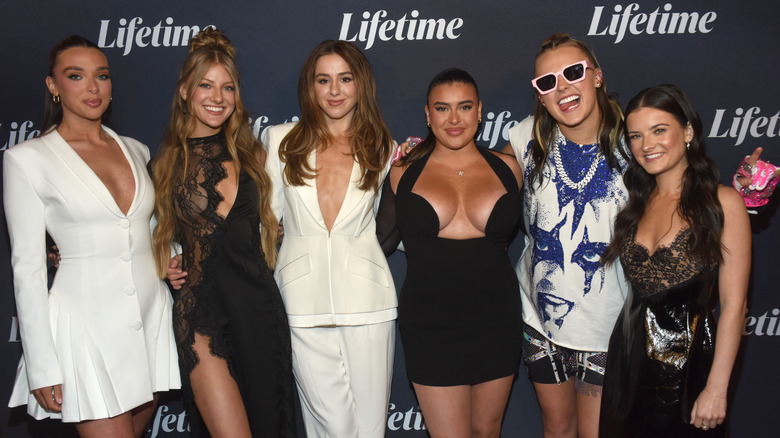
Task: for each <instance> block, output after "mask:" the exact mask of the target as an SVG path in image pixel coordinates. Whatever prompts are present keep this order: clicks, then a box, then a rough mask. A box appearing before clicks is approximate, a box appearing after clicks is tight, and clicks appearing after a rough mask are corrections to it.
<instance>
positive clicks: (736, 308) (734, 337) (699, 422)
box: [691, 186, 751, 428]
mask: <svg viewBox="0 0 780 438" xmlns="http://www.w3.org/2000/svg"><path fill="white" fill-rule="evenodd" d="M718 198H719V199H720V203H721V206H722V207H723V216H724V221H723V233H722V235H721V244H722V245H723V250H722V254H723V262H722V263H721V265H720V269H719V283H718V284H719V288H720V319H719V320H718V329H717V335H716V337H715V358H714V360H713V362H712V368H711V369H710V375H709V377H708V378H707V385H706V386H705V388H704V390H703V391H702V392H701V394H699V397H698V398H697V399H696V402H695V403H694V405H693V410H692V412H691V424H694V425H695V426H697V427H702V426H703V425H707V426H708V428H712V427H715V426H717V425H719V424H721V423H723V420H724V419H725V417H726V396H727V395H728V386H729V379H730V378H731V371H732V369H733V368H734V361H735V360H736V358H737V351H738V350H739V343H740V341H741V340H742V327H743V324H744V320H745V312H746V305H747V304H746V303H747V287H748V279H749V276H750V246H751V235H750V221H749V219H748V215H747V210H746V208H745V204H744V203H743V202H742V198H741V197H740V196H739V194H737V193H736V192H735V191H733V190H731V189H730V188H728V187H725V186H721V187H719V189H718Z"/></svg>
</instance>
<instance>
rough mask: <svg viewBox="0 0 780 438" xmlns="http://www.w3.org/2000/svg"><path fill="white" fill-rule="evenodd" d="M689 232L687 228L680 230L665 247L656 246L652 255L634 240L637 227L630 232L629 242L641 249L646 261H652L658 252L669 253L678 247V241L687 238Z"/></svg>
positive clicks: (689, 229)
mask: <svg viewBox="0 0 780 438" xmlns="http://www.w3.org/2000/svg"><path fill="white" fill-rule="evenodd" d="M690 231H691V227H689V226H688V227H683V228H680V230H679V231H678V232H677V234H676V235H675V236H674V239H672V241H671V242H669V243H668V244H666V245H658V246H657V247H656V248H655V251H653V252H652V254H651V253H650V249H649V248H648V247H646V246H645V245H643V244H642V243H639V242H638V241H637V240H636V232H637V227H636V226H634V229H633V231H632V232H631V242H632V243H633V244H634V245H635V246H637V247H639V248H640V249H642V251H644V253H645V255H647V258H648V259H652V258H653V257H654V256H655V255H656V254H658V253H659V252H664V251H671V250H672V248H674V247H675V246H676V245H678V244H679V243H680V241H682V239H684V238H685V236H687V235H688V233H689V232H690Z"/></svg>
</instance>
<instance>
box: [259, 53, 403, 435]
mask: <svg viewBox="0 0 780 438" xmlns="http://www.w3.org/2000/svg"><path fill="white" fill-rule="evenodd" d="M298 99H299V102H300V106H301V121H300V122H298V123H297V124H285V125H280V126H275V127H272V128H269V129H268V130H267V131H265V132H264V135H263V144H264V145H265V146H266V147H267V148H268V158H267V161H266V170H267V171H268V174H269V176H270V177H271V179H272V181H273V186H274V187H273V190H274V192H273V196H272V201H271V206H272V208H273V211H274V214H275V215H276V217H279V218H282V219H283V220H284V232H285V235H284V240H283V242H282V246H281V249H280V252H279V257H278V260H277V263H276V272H275V278H276V281H277V283H278V284H279V289H280V291H281V293H282V298H283V299H284V304H285V308H286V310H287V317H288V321H289V324H290V328H291V331H292V351H293V372H294V375H295V379H296V384H297V386H298V393H299V395H300V398H301V405H302V408H303V409H302V411H303V418H304V424H305V426H306V434H307V436H308V437H310V438H314V437H339V438H349V437H383V436H384V434H385V427H386V426H385V424H386V417H387V405H388V401H389V396H390V384H391V378H392V369H393V354H394V348H395V323H394V320H395V318H396V315H397V314H396V307H397V302H396V294H395V286H394V284H393V278H392V276H391V273H390V269H389V267H388V265H387V260H386V258H385V256H384V254H383V252H382V249H381V248H380V246H379V243H378V241H377V238H376V221H375V218H374V210H373V207H374V202H375V201H376V199H377V192H378V189H379V186H380V185H381V183H382V181H383V180H384V178H385V175H386V174H387V171H388V169H389V165H390V156H391V153H392V150H393V146H394V143H393V140H392V138H391V137H390V133H389V131H388V129H387V127H386V126H385V124H384V121H383V120H382V116H381V114H380V112H379V109H378V106H377V100H376V91H375V83H374V78H373V74H372V73H371V67H370V65H369V64H368V61H367V60H366V58H365V57H364V56H363V54H362V53H360V50H358V49H357V48H356V47H355V46H354V45H352V44H350V43H347V42H344V41H338V42H337V41H325V42H323V43H322V44H320V45H319V46H318V47H317V48H315V49H314V51H313V52H312V53H311V54H310V55H309V58H308V59H307V61H306V63H305V64H304V66H303V68H302V70H301V77H300V79H299V83H298Z"/></svg>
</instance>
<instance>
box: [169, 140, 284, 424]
mask: <svg viewBox="0 0 780 438" xmlns="http://www.w3.org/2000/svg"><path fill="white" fill-rule="evenodd" d="M187 143H188V146H189V149H190V153H189V163H188V169H187V175H186V179H185V181H184V183H183V184H180V185H178V186H176V187H174V189H173V192H174V207H175V210H176V214H177V216H178V224H177V227H178V229H177V230H176V233H177V238H178V239H179V241H180V242H181V245H182V262H183V267H184V269H185V270H186V271H187V272H188V274H189V275H188V277H187V282H186V283H185V285H184V287H183V288H182V289H181V290H180V291H179V292H178V293H174V306H173V326H174V332H175V334H176V341H177V345H178V349H179V365H180V368H181V374H182V391H183V398H184V404H185V408H186V409H187V414H188V415H189V417H190V427H191V432H192V436H201V435H205V436H207V431H206V428H205V426H204V424H203V423H202V419H201V418H200V414H199V413H198V410H197V407H196V405H195V403H194V399H193V393H192V386H191V382H190V378H189V376H190V373H191V372H192V370H193V369H194V368H195V366H196V365H197V364H198V356H197V353H196V352H195V351H194V349H193V343H194V341H195V333H196V332H197V333H199V334H201V335H204V336H207V337H208V338H209V339H210V343H209V347H210V351H211V354H212V355H213V356H216V357H219V358H222V359H224V360H225V361H226V362H227V366H228V369H229V370H230V374H231V376H232V377H233V378H234V379H235V380H236V382H237V383H238V387H239V388H240V390H241V396H242V398H243V402H244V406H245V408H246V413H247V417H248V418H249V425H250V428H251V431H252V435H253V436H256V437H261V436H268V437H271V436H273V437H288V436H294V435H295V423H294V399H293V397H294V391H293V377H292V364H291V360H292V357H291V356H292V353H291V350H290V331H289V327H288V326H287V317H286V313H285V310H284V304H283V303H282V299H281V296H280V294H279V289H278V288H277V286H276V282H275V281H274V279H273V273H272V272H271V270H270V269H269V268H268V265H267V264H266V262H265V258H264V255H263V251H262V248H261V243H260V219H259V216H258V202H259V200H258V188H257V185H256V184H255V182H254V180H253V179H252V178H251V177H250V176H249V175H248V174H247V173H246V172H244V171H243V170H242V171H241V172H240V174H239V184H238V192H237V194H236V199H235V202H234V204H233V206H232V208H231V209H230V211H229V212H228V214H227V216H226V217H222V216H220V215H219V214H218V213H217V206H218V205H219V204H220V202H222V200H223V197H222V195H220V193H219V192H218V191H217V189H216V186H217V184H218V183H219V182H220V181H222V180H223V179H225V178H226V177H227V172H226V170H225V168H224V166H223V165H228V166H229V165H232V164H231V163H230V161H231V157H230V154H229V153H228V150H227V147H226V144H225V136H224V134H222V133H219V134H217V135H214V136H211V137H204V138H195V139H189V140H188V141H187ZM182 164H183V163H182Z"/></svg>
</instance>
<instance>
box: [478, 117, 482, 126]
mask: <svg viewBox="0 0 780 438" xmlns="http://www.w3.org/2000/svg"><path fill="white" fill-rule="evenodd" d="M480 123H482V117H480V118H479V120H477V124H478V125H479V124H480Z"/></svg>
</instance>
